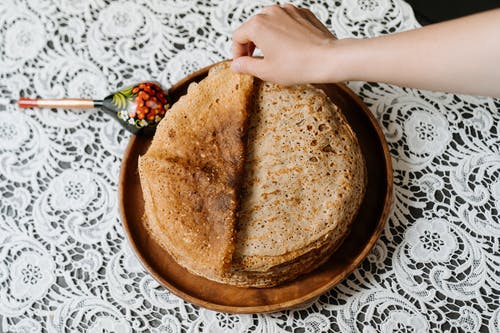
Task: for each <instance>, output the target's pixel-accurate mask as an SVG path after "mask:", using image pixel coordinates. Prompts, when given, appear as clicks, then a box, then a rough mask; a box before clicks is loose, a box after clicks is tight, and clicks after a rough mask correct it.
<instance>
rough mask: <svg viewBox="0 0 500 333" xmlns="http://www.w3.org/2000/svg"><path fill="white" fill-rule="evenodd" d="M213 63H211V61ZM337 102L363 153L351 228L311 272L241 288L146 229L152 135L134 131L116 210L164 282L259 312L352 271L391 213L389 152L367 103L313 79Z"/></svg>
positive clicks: (207, 301)
mask: <svg viewBox="0 0 500 333" xmlns="http://www.w3.org/2000/svg"><path fill="white" fill-rule="evenodd" d="M212 66H213V65H212ZM210 67H211V66H209V67H206V68H203V69H201V70H199V71H197V72H195V73H193V74H191V75H189V76H187V77H186V78H184V79H183V80H182V81H180V82H179V83H177V84H176V85H174V86H173V87H172V88H171V89H170V94H171V96H172V97H173V100H174V101H175V100H177V99H178V98H179V97H180V96H182V95H184V94H185V93H186V90H187V87H188V85H189V84H190V83H191V82H198V81H200V80H201V79H203V78H204V77H205V76H206V75H207V73H208V70H209V68H210ZM317 87H319V88H321V89H323V90H324V91H325V93H326V94H327V95H328V96H329V97H330V99H331V100H332V101H333V102H334V103H335V104H337V105H338V106H339V107H340V109H341V110H342V112H343V113H344V115H345V116H346V118H347V120H348V122H349V124H350V125H351V127H352V128H353V130H354V131H355V132H356V134H357V136H358V139H359V141H360V144H361V148H362V151H363V154H364V157H365V159H366V164H367V170H368V187H367V191H366V195H365V198H364V201H363V203H362V205H361V208H360V211H359V213H358V215H357V218H356V220H355V221H354V222H353V225H352V231H351V233H350V234H349V236H348V237H347V238H346V240H345V241H344V243H343V244H342V245H341V246H340V247H339V249H338V250H337V251H336V252H335V253H334V254H333V255H332V256H331V257H330V259H329V260H328V261H327V262H326V263H325V264H323V265H322V266H320V267H319V268H317V269H316V270H314V271H312V272H310V273H309V274H306V275H303V276H301V277H299V278H298V279H296V280H294V281H291V282H289V283H286V284H283V285H280V286H277V287H272V288H265V289H259V288H240V287H234V286H230V285H225V284H221V283H217V282H213V281H210V280H207V279H205V278H202V277H199V276H197V275H193V274H191V273H189V272H188V271H187V270H185V269H184V268H182V267H181V266H179V265H178V264H177V263H176V262H175V261H174V260H173V259H172V258H171V257H170V255H169V254H168V253H167V252H166V251H165V250H163V249H162V248H161V247H160V245H159V244H157V243H156V242H155V240H154V239H153V238H152V237H151V236H150V235H149V234H148V232H147V231H146V229H145V227H144V225H143V223H142V221H141V218H142V216H143V214H144V202H143V197H142V191H141V185H140V180H139V175H138V171H137V159H138V156H139V155H142V154H144V153H145V152H146V150H147V148H148V147H149V144H150V142H151V138H146V137H140V136H132V137H131V139H130V142H129V144H128V147H127V149H126V152H125V156H124V158H123V162H122V167H121V174H120V183H119V191H118V192H119V193H118V195H119V203H120V214H121V218H122V221H123V226H124V229H125V232H126V234H127V238H128V240H129V242H130V245H131V246H132V249H133V250H134V251H135V253H136V255H137V257H138V258H139V260H140V261H141V263H142V265H143V266H144V267H145V268H146V269H147V270H148V271H149V273H150V274H151V275H152V276H153V277H154V278H155V279H156V280H157V281H158V282H159V283H160V284H161V285H162V286H164V287H165V288H167V289H169V290H170V291H171V292H172V293H174V294H175V295H177V296H179V297H181V298H182V299H184V300H186V301H188V302H191V303H194V304H196V305H199V306H202V307H205V308H208V309H211V310H215V311H221V312H229V313H262V312H272V311H278V310H284V309H288V308H292V307H295V306H298V305H301V304H303V303H305V302H308V301H311V300H312V299H314V298H315V297H318V296H320V295H321V294H323V293H325V292H327V291H328V290H330V289H331V288H332V287H333V286H335V285H336V284H337V283H339V282H340V281H342V280H343V279H344V278H345V277H346V276H347V275H348V274H349V273H351V272H352V271H353V270H354V269H355V268H356V267H357V266H358V265H359V264H360V263H361V261H362V260H363V259H364V258H365V257H366V255H367V254H368V253H369V251H370V249H371V248H372V246H373V245H374V244H375V242H376V240H377V239H378V237H379V235H380V232H381V231H382V228H383V226H384V223H385V221H386V219H387V216H388V214H389V209H390V205H391V198H392V167H391V158H390V155H389V151H388V148H387V143H386V141H385V138H384V135H383V134H382V131H381V130H380V128H379V126H378V123H377V121H376V119H375V118H374V117H373V115H372V113H371V112H370V110H368V108H367V107H366V105H365V104H363V102H362V101H361V100H360V99H359V98H358V97H357V96H356V95H355V94H354V93H353V92H352V91H351V90H349V89H348V88H347V87H346V86H344V85H342V84H326V85H317Z"/></svg>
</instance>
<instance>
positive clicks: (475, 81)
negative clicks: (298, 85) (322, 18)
mask: <svg viewBox="0 0 500 333" xmlns="http://www.w3.org/2000/svg"><path fill="white" fill-rule="evenodd" d="M333 44H334V45H333V47H331V48H330V51H329V52H331V55H332V56H333V57H332V58H331V59H333V60H332V61H337V63H336V64H332V67H331V68H333V70H334V71H337V73H332V74H331V76H332V77H338V75H339V74H340V75H341V77H342V79H345V80H361V81H377V82H385V83H391V84H396V85H401V86H406V87H413V88H420V89H429V90H439V91H452V92H460V93H467V94H476V95H488V96H495V97H500V9H498V10H493V11H489V12H485V13H481V14H476V15H472V16H468V17H464V18H461V19H457V20H453V21H448V22H444V23H440V24H435V25H430V26H427V27H424V28H420V29H415V30H411V31H407V32H402V33H397V34H392V35H386V36H382V37H377V38H371V39H363V40H361V39H344V40H338V41H335V42H334V43H333ZM327 56H328V54H327ZM338 71H340V73H339V72H338ZM326 75H329V74H328V73H326Z"/></svg>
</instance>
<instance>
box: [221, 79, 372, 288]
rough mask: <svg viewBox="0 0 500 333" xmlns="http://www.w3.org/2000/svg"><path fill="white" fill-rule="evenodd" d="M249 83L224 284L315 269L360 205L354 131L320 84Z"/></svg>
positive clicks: (272, 279) (265, 281)
mask: <svg viewBox="0 0 500 333" xmlns="http://www.w3.org/2000/svg"><path fill="white" fill-rule="evenodd" d="M256 84H257V87H256V90H257V91H256V94H255V100H254V107H253V112H252V113H251V118H250V125H249V132H248V143H247V144H248V146H247V155H246V162H245V173H244V182H243V187H242V195H241V200H242V201H241V209H240V212H239V219H238V224H237V230H238V232H237V240H236V245H235V246H236V248H235V254H234V256H233V264H232V269H233V272H232V275H231V278H229V279H227V280H226V281H225V282H226V283H231V284H237V285H246V286H257V287H267V286H271V285H275V284H278V283H281V282H283V281H286V280H290V279H293V278H295V277H296V276H298V275H299V274H303V273H305V272H308V271H310V270H312V269H314V268H315V267H317V266H318V265H320V264H321V263H322V262H323V261H324V260H326V259H327V258H328V256H329V255H331V254H332V253H333V251H334V250H335V249H336V248H337V247H338V246H339V245H340V243H341V242H342V240H343V239H344V238H345V237H346V235H347V234H348V232H349V227H350V224H351V223H352V221H353V219H354V217H355V214H356V213H357V211H358V209H359V206H360V205H361V202H362V199H363V196H364V192H365V188H366V169H365V161H364V159H363V155H362V152H361V148H360V146H359V143H358V140H357V138H356V135H355V134H354V132H353V131H352V129H351V128H350V126H349V125H348V123H347V121H346V120H345V118H344V116H343V114H342V113H341V111H340V110H339V109H338V107H337V106H336V105H335V104H333V103H332V102H331V101H330V99H329V98H328V97H327V96H326V95H325V93H324V92H323V91H322V90H320V89H317V88H315V87H313V86H311V85H298V86H292V87H283V86H279V85H276V84H271V83H266V82H261V81H259V82H258V83H256Z"/></svg>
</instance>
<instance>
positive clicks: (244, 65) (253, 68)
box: [231, 56, 265, 78]
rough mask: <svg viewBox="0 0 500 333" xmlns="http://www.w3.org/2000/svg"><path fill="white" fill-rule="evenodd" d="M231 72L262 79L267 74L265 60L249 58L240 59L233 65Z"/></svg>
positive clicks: (234, 61)
mask: <svg viewBox="0 0 500 333" xmlns="http://www.w3.org/2000/svg"><path fill="white" fill-rule="evenodd" d="M231 70H232V71H233V72H236V73H242V74H251V75H253V76H257V77H260V78H261V77H262V75H263V74H264V73H265V70H264V59H263V58H255V57H248V56H243V57H239V58H236V59H234V60H233V62H232V63H231Z"/></svg>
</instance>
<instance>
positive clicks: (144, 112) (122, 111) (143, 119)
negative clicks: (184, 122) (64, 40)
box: [17, 82, 170, 135]
mask: <svg viewBox="0 0 500 333" xmlns="http://www.w3.org/2000/svg"><path fill="white" fill-rule="evenodd" d="M17 104H18V105H19V107H20V108H35V107H38V108H66V109H87V108H100V109H102V110H103V111H104V112H106V113H108V114H110V115H112V116H113V117H114V118H115V119H116V120H118V121H119V122H120V124H121V125H122V126H123V127H124V128H125V129H127V130H128V131H130V132H132V133H133V134H137V135H152V134H153V133H154V131H155V129H156V126H157V125H158V123H159V122H160V120H162V119H163V117H164V116H165V113H166V111H167V110H168V109H169V108H170V98H169V96H168V93H167V92H166V91H165V90H163V88H162V87H161V86H160V85H159V84H157V83H155V82H142V83H139V84H138V85H135V86H132V87H128V88H125V89H122V90H120V91H118V92H116V93H114V94H111V95H109V96H108V97H106V98H104V99H102V100H93V99H79V98H63V99H38V98H24V97H21V98H20V99H19V100H18V101H17Z"/></svg>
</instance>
